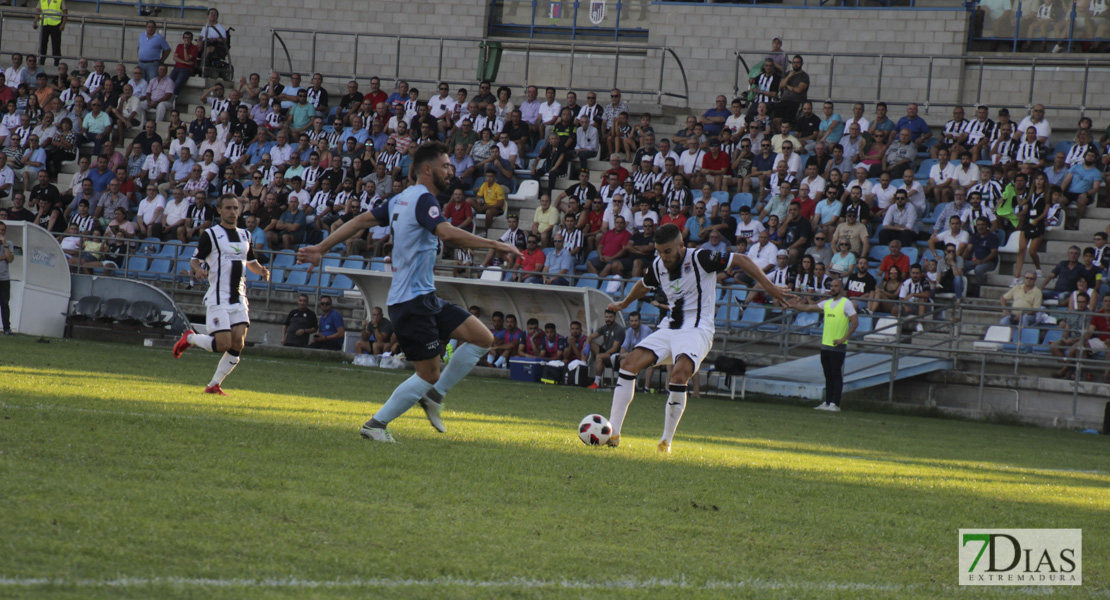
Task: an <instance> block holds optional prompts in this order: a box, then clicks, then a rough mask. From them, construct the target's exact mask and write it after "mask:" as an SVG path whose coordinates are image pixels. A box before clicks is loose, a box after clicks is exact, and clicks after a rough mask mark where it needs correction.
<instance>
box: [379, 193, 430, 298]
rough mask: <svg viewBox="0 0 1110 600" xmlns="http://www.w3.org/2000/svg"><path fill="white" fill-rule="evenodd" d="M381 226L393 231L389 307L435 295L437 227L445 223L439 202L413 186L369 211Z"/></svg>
mask: <svg viewBox="0 0 1110 600" xmlns="http://www.w3.org/2000/svg"><path fill="white" fill-rule="evenodd" d="M371 212H372V213H373V215H374V218H375V219H377V221H378V223H379V224H381V225H388V226H390V227H391V228H392V229H393V262H392V267H393V283H392V284H391V285H390V287H389V299H388V300H387V302H388V304H389V306H393V305H396V304H400V303H402V302H407V301H409V300H412V299H413V298H416V297H418V296H423V295H424V294H429V293H431V292H434V291H435V289H436V288H435V283H434V281H433V276H434V273H435V263H436V254H437V253H438V249H439V238H437V237H436V235H435V229H436V226H438V225H439V224H440V223H444V222H446V219H444V218H443V215H441V214H440V210H439V201H437V200H436V197H435V196H433V195H432V193H431V192H429V191H428V188H426V187H424V186H422V185H414V186H412V187H410V188H408V189H406V190H405V191H403V192H401V193H400V194H397V195H396V196H394V197H392V198H390V200H389V203H388V204H384V205H382V206H380V207H378V208H375V209H373V210H372V211H371Z"/></svg>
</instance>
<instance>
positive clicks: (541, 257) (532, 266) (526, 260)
mask: <svg viewBox="0 0 1110 600" xmlns="http://www.w3.org/2000/svg"><path fill="white" fill-rule="evenodd" d="M546 262H547V255H546V254H544V253H543V249H542V248H540V238H539V236H537V235H535V234H528V245H527V246H525V248H524V252H523V256H521V258H520V270H521V272H520V273H513V281H517V282H521V281H522V282H524V283H543V275H532V274H531V273H539V272H540V271H542V270H543V265H544V263H546Z"/></svg>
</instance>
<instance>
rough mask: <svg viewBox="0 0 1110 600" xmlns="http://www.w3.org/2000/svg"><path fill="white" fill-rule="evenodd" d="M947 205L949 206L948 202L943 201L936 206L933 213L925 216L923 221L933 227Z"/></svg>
mask: <svg viewBox="0 0 1110 600" xmlns="http://www.w3.org/2000/svg"><path fill="white" fill-rule="evenodd" d="M946 206H948V203H947V202H941V203H940V204H938V205H937V206H936V208H934V209H933V214H931V215H929V216H928V217H925V218H924V219H921V222H922V223H925V224H928V225H929V226H930V227H931V226H932V225H933V223H936V222H937V219H939V218H940V213H942V212H944V207H946Z"/></svg>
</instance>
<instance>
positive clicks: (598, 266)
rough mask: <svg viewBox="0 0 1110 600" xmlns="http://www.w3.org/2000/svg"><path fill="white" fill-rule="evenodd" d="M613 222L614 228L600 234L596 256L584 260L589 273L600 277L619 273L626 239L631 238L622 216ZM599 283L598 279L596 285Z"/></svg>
mask: <svg viewBox="0 0 1110 600" xmlns="http://www.w3.org/2000/svg"><path fill="white" fill-rule="evenodd" d="M614 222H615V223H616V229H610V230H609V231H606V232H605V233H604V234H602V236H601V241H600V242H598V247H597V256H594V257H593V258H591V259H589V260H588V261H586V268H587V269H589V271H590V273H591V274H593V275H599V274H600V276H601V277H602V278H605V277H608V276H609V275H614V274H616V275H619V274H620V273H621V270H622V269H623V268H624V265H623V264H622V263H621V260H620V259H621V258H624V255H625V254H628V247H627V246H628V240H630V239H632V233H631V232H629V231H628V223H627V222H626V221H625V220H624V217H620V216H618V217H617V218H616V219H614ZM600 283H601V282H600V280H599V281H598V284H599V285H598V287H600Z"/></svg>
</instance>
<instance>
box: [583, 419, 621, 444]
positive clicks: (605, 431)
mask: <svg viewBox="0 0 1110 600" xmlns="http://www.w3.org/2000/svg"><path fill="white" fill-rule="evenodd" d="M612 434H613V426H612V425H610V424H609V419H606V418H605V417H603V416H601V415H586V418H585V419H582V422H581V423H579V424H578V439H580V440H582V443H583V444H586V445H587V446H604V445H605V444H606V443H608V442H609V436H611V435H612Z"/></svg>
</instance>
